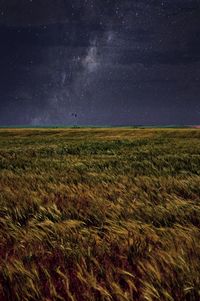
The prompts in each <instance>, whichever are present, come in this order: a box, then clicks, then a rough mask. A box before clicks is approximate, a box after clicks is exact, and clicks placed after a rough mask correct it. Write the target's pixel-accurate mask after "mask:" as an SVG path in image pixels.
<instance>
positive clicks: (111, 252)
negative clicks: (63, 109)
mask: <svg viewBox="0 0 200 301" xmlns="http://www.w3.org/2000/svg"><path fill="white" fill-rule="evenodd" d="M0 169H1V173H0V300H2V301H15V300H16V301H18V300H19V301H29V300H30V301H37V300H38V301H39V300H41V301H54V300H55V301H57V300H69V301H96V300H97V301H98V300H102V301H103V300H105V301H118V300H119V301H121V300H123V301H124V300H125V301H126V300H127V301H130V300H133V301H137V300H138V301H140V300H141V301H145V300H146V301H154V300H162V301H165V300H166V301H167V300H169V301H172V300H174V301H177V300H181V301H182V300H186V301H190V300H191V301H194V300H195V301H196V300H197V301H198V300H200V231H199V228H200V203H199V201H200V131H199V130H197V129H186V128H185V129H163V128H162V129H156V128H154V129H150V128H149V129H133V128H113V129H112V128H103V129H98V128H93V129H90V128H85V129H84V128H80V129H78V128H77V129H75V128H74V129H73V128H72V129H66V128H65V129H64V128H63V129H59V128H55V129H47V128H45V129H28V128H27V129H5V128H3V129H0Z"/></svg>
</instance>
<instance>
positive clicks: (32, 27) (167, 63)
mask: <svg viewBox="0 0 200 301" xmlns="http://www.w3.org/2000/svg"><path fill="white" fill-rule="evenodd" d="M199 28H200V1H194V0H174V1H169V0H166V1H158V0H151V1H144V0H138V1H134V0H123V1H117V0H116V1H111V0H101V1H100V0H96V1H95V0H88V1H86V0H85V1H80V0H77V1H76V0H74V1H64V0H58V1H51V0H48V1H47V0H43V1H42V0H41V1H39V0H38V1H34V0H32V1H25V0H20V2H19V1H17V0H15V1H14V0H13V1H12V0H10V1H0V41H1V47H0V64H1V69H0V79H1V84H0V124H1V125H62V124H64V125H135V124H199V123H200V114H199V111H200V29H199Z"/></svg>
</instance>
